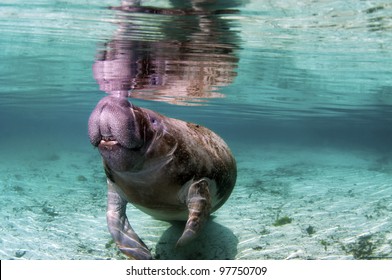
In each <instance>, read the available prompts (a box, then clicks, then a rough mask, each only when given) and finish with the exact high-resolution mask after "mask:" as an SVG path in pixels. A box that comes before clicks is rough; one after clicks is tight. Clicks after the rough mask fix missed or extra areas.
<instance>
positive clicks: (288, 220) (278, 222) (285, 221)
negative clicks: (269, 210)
mask: <svg viewBox="0 0 392 280" xmlns="http://www.w3.org/2000/svg"><path fill="white" fill-rule="evenodd" d="M292 221H293V219H292V218H290V217H288V216H284V217H282V218H277V219H276V220H275V222H274V223H273V224H272V225H274V226H276V227H278V226H283V225H286V224H290V223H291V222H292Z"/></svg>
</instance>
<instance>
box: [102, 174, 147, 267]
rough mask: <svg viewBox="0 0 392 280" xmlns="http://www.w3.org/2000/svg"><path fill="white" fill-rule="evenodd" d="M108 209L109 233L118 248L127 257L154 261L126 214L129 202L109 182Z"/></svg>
mask: <svg viewBox="0 0 392 280" xmlns="http://www.w3.org/2000/svg"><path fill="white" fill-rule="evenodd" d="M108 187H109V189H108V208H107V212H106V219H107V223H108V227H109V232H110V234H111V235H112V237H113V239H114V241H115V242H116V244H117V246H118V248H119V249H120V250H121V252H123V253H124V254H125V255H127V256H128V257H130V258H132V259H137V260H150V259H152V256H151V253H150V251H149V250H148V248H147V246H146V245H145V244H144V243H143V241H141V240H140V238H139V237H138V236H137V234H136V233H135V232H134V230H133V229H132V227H131V225H130V224H129V222H128V218H127V215H126V213H125V211H126V206H127V201H126V200H125V199H123V198H122V197H121V196H120V195H119V194H118V192H117V191H116V190H115V187H114V186H113V183H112V182H110V181H109V180H108Z"/></svg>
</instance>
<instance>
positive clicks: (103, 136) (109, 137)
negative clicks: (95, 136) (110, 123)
mask: <svg viewBox="0 0 392 280" xmlns="http://www.w3.org/2000/svg"><path fill="white" fill-rule="evenodd" d="M102 140H103V141H115V140H116V139H115V138H114V137H113V136H111V135H102Z"/></svg>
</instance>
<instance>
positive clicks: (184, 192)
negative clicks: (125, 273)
mask: <svg viewBox="0 0 392 280" xmlns="http://www.w3.org/2000/svg"><path fill="white" fill-rule="evenodd" d="M89 137H90V141H91V143H92V144H93V145H94V146H96V147H98V149H99V152H100V153H101V155H102V158H103V165H104V169H105V173H106V176H107V182H108V206H107V223H108V227H109V231H110V233H111V235H112V237H113V239H114V240H115V242H116V243H117V245H118V247H119V249H120V250H121V251H122V252H123V253H125V254H126V255H127V256H129V257H131V258H133V259H151V258H152V256H151V253H150V251H149V250H148V248H147V246H146V245H145V244H144V243H143V241H141V239H140V238H139V237H138V236H137V234H136V233H135V232H134V231H133V229H132V227H131V226H130V224H129V222H128V218H127V216H126V205H127V203H128V202H130V203H132V204H133V205H134V206H135V207H137V208H139V209H140V210H142V211H144V212H146V213H148V214H150V215H152V216H153V217H155V218H157V219H162V220H184V221H187V223H186V225H185V229H184V232H183V234H182V236H181V237H180V239H179V240H178V242H177V246H183V245H185V244H186V243H188V242H189V241H191V240H192V239H194V238H195V237H196V236H197V235H198V234H199V233H200V230H201V228H202V227H203V224H204V223H205V221H206V220H207V219H208V217H209V215H210V213H211V212H213V211H215V210H217V209H218V208H219V207H220V206H222V204H223V203H224V202H225V201H226V200H227V198H228V197H229V195H230V193H231V191H232V189H233V187H234V184H235V180H236V176H237V171H236V163H235V160H234V158H233V156H232V154H231V152H230V150H229V148H228V147H227V145H226V143H225V142H224V141H223V140H222V139H221V138H220V137H219V136H217V135H216V134H215V133H213V132H212V131H210V130H208V129H207V128H204V127H202V126H199V125H196V124H192V123H187V122H184V121H181V120H177V119H172V118H168V117H165V116H162V115H160V114H158V113H156V112H153V111H151V110H148V109H144V108H139V107H136V106H134V105H132V104H131V103H130V102H129V101H128V100H127V99H126V98H125V97H118V96H107V97H105V98H103V99H102V100H101V101H100V102H99V103H98V105H97V106H96V108H95V109H94V111H93V112H92V113H91V116H90V119H89Z"/></svg>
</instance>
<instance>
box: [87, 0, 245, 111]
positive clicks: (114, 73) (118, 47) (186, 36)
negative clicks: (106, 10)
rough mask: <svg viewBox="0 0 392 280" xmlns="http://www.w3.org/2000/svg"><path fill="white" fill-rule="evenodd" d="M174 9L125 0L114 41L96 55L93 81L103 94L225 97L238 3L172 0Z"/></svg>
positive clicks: (186, 99)
mask: <svg viewBox="0 0 392 280" xmlns="http://www.w3.org/2000/svg"><path fill="white" fill-rule="evenodd" d="M171 4H172V5H173V8H156V7H144V6H140V5H130V4H127V3H126V1H123V3H122V5H121V6H119V7H111V9H114V10H116V11H117V13H118V28H117V30H116V32H115V35H114V38H113V40H111V41H109V42H107V43H106V44H105V45H104V47H103V49H102V50H100V51H99V52H98V55H97V58H96V61H95V63H94V65H93V73H94V78H95V79H96V80H97V82H98V84H99V87H100V89H101V90H102V91H105V92H106V93H108V94H121V95H126V96H128V97H133V98H141V99H148V100H159V101H165V102H169V103H175V104H195V103H194V102H200V101H202V100H203V99H205V98H217V97H222V96H223V95H222V94H220V93H219V88H220V87H222V86H226V85H229V84H230V83H232V82H233V80H234V78H235V76H236V72H235V69H236V67H237V63H238V57H237V55H236V51H237V50H238V45H239V40H240V39H239V36H238V34H237V33H236V32H235V31H233V29H234V28H235V27H236V26H235V20H234V19H231V18H232V17H230V15H232V14H235V13H236V12H237V10H235V9H234V8H235V7H236V6H237V2H236V1H223V0H222V1H204V2H203V1H171Z"/></svg>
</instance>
